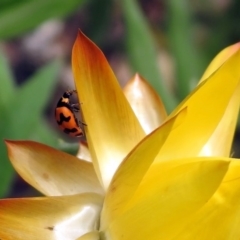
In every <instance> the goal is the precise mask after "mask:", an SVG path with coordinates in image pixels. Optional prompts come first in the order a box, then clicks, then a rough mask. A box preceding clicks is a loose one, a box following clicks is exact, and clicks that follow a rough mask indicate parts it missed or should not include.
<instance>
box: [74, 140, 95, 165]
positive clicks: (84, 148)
mask: <svg viewBox="0 0 240 240" xmlns="http://www.w3.org/2000/svg"><path fill="white" fill-rule="evenodd" d="M77 157H78V158H79V159H82V160H85V161H88V162H92V158H91V154H90V152H89V149H88V145H87V143H86V142H83V141H80V144H79V149H78V153H77Z"/></svg>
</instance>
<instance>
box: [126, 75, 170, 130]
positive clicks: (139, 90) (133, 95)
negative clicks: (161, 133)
mask: <svg viewBox="0 0 240 240" xmlns="http://www.w3.org/2000/svg"><path fill="white" fill-rule="evenodd" d="M123 92H124V94H125V96H126V98H127V100H128V101H129V103H130V105H131V107H132V109H133V111H134V113H135V114H136V116H137V118H138V120H139V121H140V123H141V125H142V128H143V129H144V131H145V133H146V134H149V133H150V132H152V131H153V130H154V129H156V128H157V127H159V126H160V125H161V124H162V123H163V122H164V121H165V119H166V118H167V112H166V109H165V107H164V105H163V102H162V100H161V99H160V97H159V96H158V95H157V93H156V92H155V91H154V89H153V88H152V87H151V86H150V85H149V84H148V82H147V81H146V80H145V79H144V78H143V77H141V76H140V75H139V74H135V76H134V77H133V78H132V79H131V80H130V81H129V82H128V83H127V85H126V86H125V87H124V89H123Z"/></svg>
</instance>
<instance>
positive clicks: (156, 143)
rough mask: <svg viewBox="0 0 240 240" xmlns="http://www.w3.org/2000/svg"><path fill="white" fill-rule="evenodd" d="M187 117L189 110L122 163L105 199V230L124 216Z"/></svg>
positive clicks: (102, 223)
mask: <svg viewBox="0 0 240 240" xmlns="http://www.w3.org/2000/svg"><path fill="white" fill-rule="evenodd" d="M185 116H186V109H185V110H182V111H181V112H179V114H178V115H176V116H174V117H173V118H172V119H170V120H168V121H167V122H166V123H165V124H163V125H162V126H161V127H160V128H158V129H156V130H155V131H154V132H152V133H151V134H149V135H148V136H147V137H145V138H144V140H143V141H141V142H140V143H139V144H138V145H137V146H136V148H135V149H134V150H133V151H132V152H131V153H130V154H129V155H128V156H127V157H126V159H125V160H124V161H123V162H122V164H121V165H120V167H119V168H118V170H117V172H116V173H115V175H114V177H113V179H112V181H111V184H110V186H109V189H108V191H107V194H106V197H105V201H104V206H103V210H102V215H101V217H102V219H101V227H102V228H106V227H107V225H108V224H109V222H111V220H112V219H115V218H117V216H118V215H119V213H121V212H122V209H123V208H124V207H125V205H126V204H127V203H128V201H129V199H130V198H131V197H132V196H133V195H134V193H135V191H136V190H137V188H138V186H139V185H140V183H141V181H142V179H143V178H144V175H145V174H146V172H147V171H148V169H149V167H150V166H151V164H152V162H153V161H154V159H155V157H156V156H157V154H158V152H159V149H160V148H161V147H162V146H163V144H164V143H165V141H166V139H167V137H168V135H169V133H170V131H173V130H174V129H175V128H177V127H178V126H179V124H181V122H183V121H184V118H185Z"/></svg>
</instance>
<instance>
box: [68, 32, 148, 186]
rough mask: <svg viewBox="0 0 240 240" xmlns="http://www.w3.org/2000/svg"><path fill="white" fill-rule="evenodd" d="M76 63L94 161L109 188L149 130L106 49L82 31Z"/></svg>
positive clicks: (74, 68)
mask: <svg viewBox="0 0 240 240" xmlns="http://www.w3.org/2000/svg"><path fill="white" fill-rule="evenodd" d="M72 65H73V74H74V78H75V83H76V88H77V91H78V96H79V100H80V102H81V103H82V104H81V108H82V112H83V116H84V121H85V122H86V124H87V126H86V127H85V131H86V136H87V140H88V144H89V149H90V152H91V156H92V160H93V164H94V167H95V169H96V172H97V175H98V177H99V179H100V181H101V183H102V185H103V186H104V188H105V189H106V188H107V187H108V185H109V182H110V181H111V178H112V175H113V174H114V172H115V170H116V169H117V167H118V165H119V164H120V163H121V161H122V160H123V159H124V158H125V157H126V155H127V154H128V153H129V152H130V150H131V149H132V148H133V147H134V146H135V145H136V144H137V143H138V142H139V141H140V140H141V139H142V138H143V137H144V136H145V133H144V131H143V129H142V127H141V125H140V123H139V122H138V120H137V118H136V116H135V114H134V113H133V111H132V109H131V107H130V105H129V103H128V101H127V100H126V98H125V96H124V95H123V92H122V90H121V88H120V86H119V84H118V82H117V79H116V77H115V76H114V74H113V72H112V70H111V68H110V66H109V64H108V62H107V60H106V58H105V57H104V55H103V53H102V52H101V50H100V49H99V48H98V47H97V46H96V45H95V44H94V43H93V42H91V41H90V40H89V39H88V38H87V37H85V36H84V35H83V34H82V33H81V32H79V34H78V37H77V39H76V42H75V44H74V47H73V53H72Z"/></svg>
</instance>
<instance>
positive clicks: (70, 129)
mask: <svg viewBox="0 0 240 240" xmlns="http://www.w3.org/2000/svg"><path fill="white" fill-rule="evenodd" d="M77 131H78V130H77V128H64V132H65V133H75V132H77Z"/></svg>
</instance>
